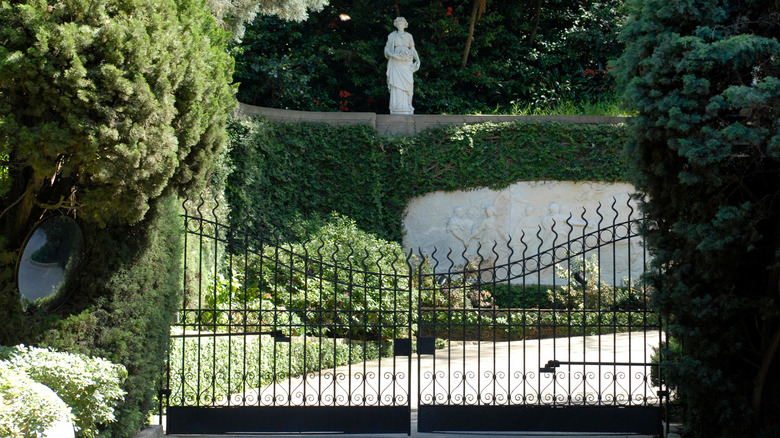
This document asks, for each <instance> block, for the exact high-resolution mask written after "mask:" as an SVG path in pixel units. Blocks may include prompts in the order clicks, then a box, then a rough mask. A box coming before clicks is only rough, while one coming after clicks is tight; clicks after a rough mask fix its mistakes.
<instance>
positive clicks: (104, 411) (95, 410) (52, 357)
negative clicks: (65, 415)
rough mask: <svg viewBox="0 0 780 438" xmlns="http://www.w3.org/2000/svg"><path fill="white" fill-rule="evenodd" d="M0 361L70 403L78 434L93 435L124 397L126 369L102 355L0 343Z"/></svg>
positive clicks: (105, 422)
mask: <svg viewBox="0 0 780 438" xmlns="http://www.w3.org/2000/svg"><path fill="white" fill-rule="evenodd" d="M0 364H3V366H4V367H6V368H5V369H10V370H12V371H13V372H14V373H16V374H19V375H26V376H28V378H29V379H32V380H33V381H36V382H39V383H42V384H44V385H46V386H48V387H49V388H51V389H52V390H54V392H56V393H57V395H58V396H59V397H60V398H61V399H62V400H63V401H64V402H65V403H66V404H67V405H68V406H70V409H71V411H72V413H73V416H74V417H75V419H74V424H75V428H76V432H77V434H78V436H80V437H95V436H97V434H98V428H99V425H101V424H107V423H110V422H112V421H115V417H114V407H115V406H116V405H117V404H118V403H119V402H120V401H122V400H124V395H125V391H124V390H123V389H122V387H121V385H122V382H123V381H124V380H125V379H126V378H127V371H126V370H125V368H124V367H123V366H122V365H116V364H113V363H111V362H109V361H107V360H105V359H101V358H96V357H87V356H84V355H81V354H72V353H61V352H55V351H51V350H48V349H44V348H36V347H27V346H24V345H19V346H16V347H12V348H9V347H0ZM3 374H5V373H3ZM33 406H35V405H33ZM47 418H51V416H50V417H47ZM3 436H5V435H3ZM12 436H13V435H12ZM20 436H25V435H20Z"/></svg>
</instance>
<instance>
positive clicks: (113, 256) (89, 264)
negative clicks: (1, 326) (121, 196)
mask: <svg viewBox="0 0 780 438" xmlns="http://www.w3.org/2000/svg"><path fill="white" fill-rule="evenodd" d="M178 213H179V210H178V206H177V204H176V202H175V198H171V197H169V198H166V199H165V200H164V201H163V202H159V203H155V207H154V208H153V210H152V211H150V214H149V215H148V217H147V219H145V220H144V221H143V222H142V223H141V224H140V225H139V226H134V227H123V226H116V227H108V228H106V229H100V228H97V227H91V226H85V233H84V234H85V239H86V242H85V243H86V248H87V249H86V255H85V261H84V264H83V265H82V268H81V271H80V275H79V276H78V279H77V281H76V282H75V285H74V292H73V296H72V297H71V299H70V301H68V302H67V303H66V304H65V306H64V307H62V308H61V309H60V310H59V311H58V312H57V313H56V314H55V315H52V316H50V317H48V318H47V320H46V321H45V322H44V321H40V323H41V324H42V326H41V327H38V330H37V331H36V332H35V333H37V334H36V335H35V338H34V339H33V340H35V341H36V343H37V344H39V345H47V346H51V347H53V348H55V349H57V350H60V351H68V352H73V353H83V354H87V355H90V356H99V357H104V358H106V359H108V360H110V361H112V362H114V363H117V364H121V365H123V366H124V367H125V368H126V369H127V373H128V378H127V380H126V381H125V382H124V385H123V388H124V389H125V391H127V395H126V396H125V400H124V403H123V404H121V405H120V406H119V407H118V410H117V412H116V417H117V421H116V422H115V423H112V424H111V425H109V429H110V431H111V433H112V435H114V436H118V437H123V436H128V435H130V434H132V433H133V432H134V431H135V430H137V429H139V428H140V427H142V426H143V425H144V423H145V422H146V421H147V419H148V413H149V412H150V411H151V409H152V408H153V407H154V406H153V400H154V397H155V396H156V392H157V387H158V382H159V379H160V372H161V370H162V367H163V363H164V360H165V357H166V352H167V345H168V344H167V343H168V330H169V327H170V323H171V320H172V318H173V315H174V313H175V309H176V306H177V304H179V300H180V289H181V260H182V258H181V257H182V252H181V226H180V223H181V219H180V218H179V215H178ZM27 321H30V320H29V319H27ZM27 323H30V322H27Z"/></svg>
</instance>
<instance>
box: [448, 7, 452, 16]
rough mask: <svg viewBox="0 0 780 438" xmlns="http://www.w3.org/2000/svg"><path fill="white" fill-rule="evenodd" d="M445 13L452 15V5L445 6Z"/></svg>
mask: <svg viewBox="0 0 780 438" xmlns="http://www.w3.org/2000/svg"><path fill="white" fill-rule="evenodd" d="M447 15H452V7H449V8H447Z"/></svg>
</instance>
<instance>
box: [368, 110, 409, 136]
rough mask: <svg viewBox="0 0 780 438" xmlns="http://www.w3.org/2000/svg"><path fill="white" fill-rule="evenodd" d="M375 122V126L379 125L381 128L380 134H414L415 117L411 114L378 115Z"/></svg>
mask: <svg viewBox="0 0 780 438" xmlns="http://www.w3.org/2000/svg"><path fill="white" fill-rule="evenodd" d="M376 120H377V126H379V125H380V124H381V126H382V127H383V129H382V134H388V135H413V134H414V133H415V126H414V122H415V116H414V115H412V114H390V115H386V114H378V115H377V116H376ZM380 121H381V122H380Z"/></svg>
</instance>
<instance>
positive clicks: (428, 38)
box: [234, 0, 623, 114]
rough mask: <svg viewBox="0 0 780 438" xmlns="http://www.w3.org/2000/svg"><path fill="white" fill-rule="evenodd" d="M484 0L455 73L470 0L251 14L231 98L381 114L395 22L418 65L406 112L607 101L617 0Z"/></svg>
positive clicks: (345, 3) (618, 18) (345, 4)
mask: <svg viewBox="0 0 780 438" xmlns="http://www.w3.org/2000/svg"><path fill="white" fill-rule="evenodd" d="M484 3H485V6H486V7H485V10H484V13H483V14H481V16H480V18H479V19H478V20H476V22H475V28H474V35H473V40H471V42H470V44H469V51H468V52H469V56H468V62H467V64H466V65H465V66H461V64H462V60H463V54H464V51H465V46H466V45H467V40H469V38H468V35H469V23H470V19H469V17H470V15H471V12H472V7H473V4H474V1H473V0H401V1H395V2H389V1H384V0H331V1H330V4H329V5H328V6H326V7H325V8H324V9H323V10H322V11H320V12H316V13H312V14H310V16H309V18H308V19H307V20H306V21H303V22H289V21H283V20H281V19H279V18H278V17H273V16H270V17H258V18H257V19H256V20H255V21H254V22H252V23H251V24H249V25H248V26H247V30H246V35H245V36H244V38H243V41H242V43H241V44H240V45H237V46H235V48H234V50H235V52H234V53H235V54H236V75H235V78H236V81H237V82H240V83H241V86H240V87H239V92H238V98H239V100H240V101H241V102H244V103H248V104H252V105H259V106H266V107H275V108H288V109H295V110H309V111H371V112H379V113H385V114H386V113H387V112H388V100H389V93H388V91H387V84H386V78H385V74H384V73H385V69H386V66H387V60H386V59H385V57H384V55H383V48H384V46H385V43H386V42H387V35H388V34H389V33H390V32H392V31H393V30H395V29H394V27H393V24H392V22H393V19H394V18H395V17H396V16H398V15H401V16H403V17H405V18H406V19H407V20H408V22H409V29H407V30H408V31H409V32H410V33H411V34H412V35H413V36H414V41H415V46H416V49H417V51H418V52H419V54H420V58H421V62H422V66H421V68H420V70H419V71H418V72H417V73H415V84H414V85H415V95H414V107H415V112H416V113H417V114H463V113H474V112H479V113H490V112H493V111H498V112H501V113H506V112H511V111H512V110H513V109H514V108H515V107H521V108H525V107H526V106H532V107H533V108H534V109H544V108H548V107H551V106H555V105H557V104H559V103H560V102H561V101H574V102H590V101H598V100H607V101H609V100H613V99H614V97H615V92H614V91H613V85H614V81H613V79H612V77H610V76H609V75H607V74H606V72H605V70H606V65H607V61H608V60H610V59H614V58H616V57H618V56H619V55H620V53H621V51H622V45H621V44H620V43H619V42H618V40H617V35H618V32H619V29H620V26H621V23H622V21H623V14H622V11H621V5H622V3H623V0H601V1H587V0H576V1H572V0H545V1H544V2H537V1H535V0H526V1H516V2H499V1H492V0H488V1H486V2H484ZM537 12H539V13H538V14H537Z"/></svg>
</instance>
